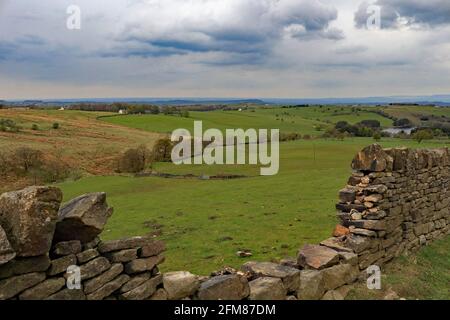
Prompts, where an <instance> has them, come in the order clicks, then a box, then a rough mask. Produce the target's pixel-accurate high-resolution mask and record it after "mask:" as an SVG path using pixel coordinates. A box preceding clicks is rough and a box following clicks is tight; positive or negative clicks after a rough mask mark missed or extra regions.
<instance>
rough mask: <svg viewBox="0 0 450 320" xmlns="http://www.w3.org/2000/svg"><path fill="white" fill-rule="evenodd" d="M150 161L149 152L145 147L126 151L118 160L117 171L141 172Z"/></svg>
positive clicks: (141, 146)
mask: <svg viewBox="0 0 450 320" xmlns="http://www.w3.org/2000/svg"><path fill="white" fill-rule="evenodd" d="M150 160H151V153H150V150H149V149H148V148H147V147H146V146H145V145H140V146H139V147H137V148H131V149H128V150H126V151H125V152H124V153H123V154H122V155H121V156H120V158H119V160H118V168H117V169H118V171H119V172H128V173H137V172H141V171H143V170H144V169H145V168H146V166H147V165H148V163H149V162H150Z"/></svg>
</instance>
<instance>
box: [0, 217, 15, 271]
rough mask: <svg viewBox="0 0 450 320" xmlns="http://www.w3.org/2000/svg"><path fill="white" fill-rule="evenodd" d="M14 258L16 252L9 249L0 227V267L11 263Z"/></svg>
mask: <svg viewBox="0 0 450 320" xmlns="http://www.w3.org/2000/svg"><path fill="white" fill-rule="evenodd" d="M15 256H16V252H15V251H14V250H13V248H12V247H11V244H10V243H9V241H8V238H7V237H6V233H5V231H4V230H3V228H2V226H0V266H1V265H2V264H5V263H7V262H9V261H11V260H12V259H14V257H15Z"/></svg>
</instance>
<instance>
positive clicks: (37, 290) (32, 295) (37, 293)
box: [19, 278, 66, 300]
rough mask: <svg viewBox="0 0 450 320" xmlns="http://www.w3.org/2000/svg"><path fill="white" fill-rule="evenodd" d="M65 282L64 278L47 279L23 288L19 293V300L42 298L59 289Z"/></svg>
mask: <svg viewBox="0 0 450 320" xmlns="http://www.w3.org/2000/svg"><path fill="white" fill-rule="evenodd" d="M65 284H66V280H65V279H64V278H52V279H47V280H45V281H43V282H41V283H39V284H38V285H36V286H34V287H32V288H30V289H27V290H25V291H24V292H22V293H21V294H20V295H19V299H20V300H44V299H45V298H48V297H49V296H50V295H52V294H54V293H55V292H57V291H59V290H61V289H62V287H64V286H65Z"/></svg>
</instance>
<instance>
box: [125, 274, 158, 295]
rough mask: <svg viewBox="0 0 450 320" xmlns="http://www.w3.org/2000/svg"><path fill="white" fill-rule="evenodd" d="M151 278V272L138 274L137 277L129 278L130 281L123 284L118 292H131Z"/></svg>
mask: <svg viewBox="0 0 450 320" xmlns="http://www.w3.org/2000/svg"><path fill="white" fill-rule="evenodd" d="M151 276H152V273H151V272H144V273H140V274H138V275H135V276H133V277H131V279H130V281H128V282H127V283H125V284H124V285H123V286H122V288H120V292H121V293H124V292H127V291H131V290H133V289H134V288H137V287H138V286H140V285H141V284H143V283H144V282H145V281H147V280H148V279H150V278H151Z"/></svg>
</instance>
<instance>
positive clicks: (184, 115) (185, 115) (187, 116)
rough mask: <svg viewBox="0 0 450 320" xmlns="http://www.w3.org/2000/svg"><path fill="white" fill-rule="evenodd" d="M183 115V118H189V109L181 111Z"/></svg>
mask: <svg viewBox="0 0 450 320" xmlns="http://www.w3.org/2000/svg"><path fill="white" fill-rule="evenodd" d="M181 116H182V117H183V118H189V111H188V110H183V111H181Z"/></svg>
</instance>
